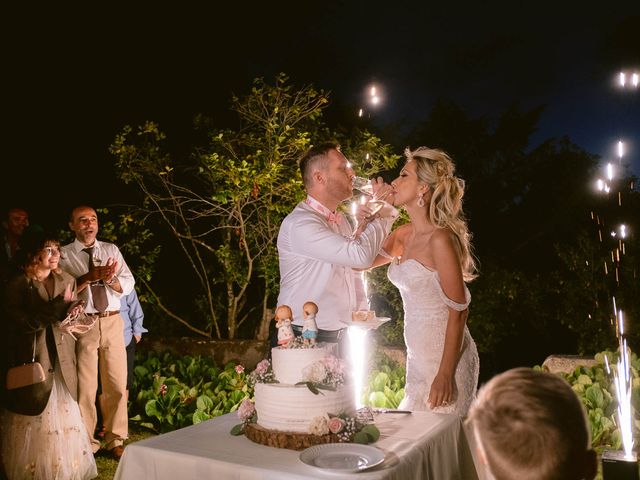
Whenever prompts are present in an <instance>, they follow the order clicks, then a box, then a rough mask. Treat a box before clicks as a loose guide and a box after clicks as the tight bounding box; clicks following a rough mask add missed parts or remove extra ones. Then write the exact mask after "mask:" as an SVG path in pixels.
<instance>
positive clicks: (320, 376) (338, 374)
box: [297, 355, 346, 395]
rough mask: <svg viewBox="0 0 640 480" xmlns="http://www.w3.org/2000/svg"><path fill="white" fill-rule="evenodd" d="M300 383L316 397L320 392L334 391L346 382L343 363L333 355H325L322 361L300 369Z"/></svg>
mask: <svg viewBox="0 0 640 480" xmlns="http://www.w3.org/2000/svg"><path fill="white" fill-rule="evenodd" d="M302 378H303V379H304V380H303V381H302V382H298V383H297V385H306V386H307V387H308V388H309V390H311V391H312V392H313V393H315V394H316V395H317V394H318V393H320V391H319V390H320V389H321V390H336V388H338V387H339V386H340V385H344V384H345V382H346V369H345V366H344V362H343V361H342V360H340V359H339V358H337V357H335V356H334V355H327V356H326V357H324V358H323V359H322V360H318V361H317V362H313V363H312V364H310V365H307V366H306V367H304V368H303V369H302Z"/></svg>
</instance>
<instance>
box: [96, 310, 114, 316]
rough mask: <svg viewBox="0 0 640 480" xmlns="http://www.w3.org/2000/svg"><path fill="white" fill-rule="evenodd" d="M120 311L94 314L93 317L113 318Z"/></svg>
mask: <svg viewBox="0 0 640 480" xmlns="http://www.w3.org/2000/svg"><path fill="white" fill-rule="evenodd" d="M119 313H120V310H105V311H104V312H100V313H94V314H93V315H97V316H98V318H104V317H111V316H112V315H118V314H119Z"/></svg>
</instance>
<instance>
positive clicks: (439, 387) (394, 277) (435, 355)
mask: <svg viewBox="0 0 640 480" xmlns="http://www.w3.org/2000/svg"><path fill="white" fill-rule="evenodd" d="M405 156H406V158H407V162H406V164H405V165H404V167H403V168H402V170H401V171H400V176H399V177H398V178H397V179H395V180H394V181H393V182H391V185H392V187H393V192H392V193H393V198H392V200H390V201H391V202H393V204H394V205H395V206H398V207H400V206H402V207H404V208H405V209H406V211H407V213H408V215H409V218H410V220H411V221H410V223H407V224H405V225H402V226H401V227H399V228H397V229H396V230H395V231H394V232H393V233H392V234H391V235H390V236H389V237H388V238H387V240H386V241H385V244H384V246H383V250H382V252H381V254H380V255H379V256H378V258H377V259H376V262H375V263H374V266H378V265H383V264H386V263H391V265H390V266H389V270H388V276H389V279H390V280H391V282H392V283H393V284H394V285H395V286H396V287H398V289H399V290H400V294H401V295H402V301H403V307H404V316H405V318H404V338H405V343H406V346H407V377H406V385H405V398H404V400H403V401H402V404H401V405H400V408H402V409H408V410H433V411H435V412H439V413H455V414H458V415H461V416H464V415H465V414H466V413H467V411H468V409H469V406H470V404H471V401H472V400H473V398H474V396H475V392H476V388H477V385H478V372H479V360H478V352H477V350H476V345H475V343H474V341H473V339H472V338H471V335H470V334H469V330H468V329H467V326H466V320H467V315H468V311H469V310H468V308H469V303H470V300H471V296H470V294H469V290H468V289H467V287H466V285H465V282H468V281H470V280H472V279H473V278H475V275H476V273H475V272H476V266H475V260H474V257H473V254H472V251H471V243H470V237H471V235H470V233H469V230H468V228H467V223H466V221H465V218H464V214H463V211H462V197H463V196H464V181H463V180H462V179H460V178H458V177H456V176H455V166H454V164H453V161H452V160H451V158H450V157H449V156H448V155H447V154H446V153H445V152H443V151H441V150H436V149H430V148H426V147H420V148H418V149H416V150H413V151H411V150H409V149H407V150H406V151H405Z"/></svg>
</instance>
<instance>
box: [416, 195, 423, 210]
mask: <svg viewBox="0 0 640 480" xmlns="http://www.w3.org/2000/svg"><path fill="white" fill-rule="evenodd" d="M423 195H424V193H419V194H418V202H417V205H418V206H419V207H420V208H422V207H424V198H422V196H423Z"/></svg>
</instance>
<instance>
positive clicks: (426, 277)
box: [388, 259, 480, 416]
mask: <svg viewBox="0 0 640 480" xmlns="http://www.w3.org/2000/svg"><path fill="white" fill-rule="evenodd" d="M388 277H389V280H391V282H392V283H393V284H394V285H395V286H396V287H398V289H399V290H400V294H401V295H402V303H403V306H404V341H405V344H406V346H407V377H406V384H405V397H404V399H403V400H402V403H401V404H400V406H399V408H400V409H403V410H417V411H419V410H430V409H429V407H428V405H427V400H428V398H429V390H430V389H431V383H432V382H433V379H434V378H435V376H436V373H438V367H439V366H440V360H441V359H442V351H443V349H444V337H445V331H446V329H447V320H448V318H449V310H448V307H451V308H453V309H454V310H458V311H462V310H464V309H465V308H467V307H468V306H469V302H470V301H471V295H470V294H469V290H468V289H467V287H466V286H465V295H466V303H464V304H460V303H456V302H454V301H452V300H451V299H449V298H448V297H447V296H446V295H445V294H444V292H443V291H442V287H441V286H440V278H439V276H438V272H436V271H435V270H430V269H428V268H426V267H425V266H424V265H422V264H421V263H420V262H418V261H417V260H414V259H409V260H406V261H404V262H402V263H394V262H392V263H391V265H390V266H389V270H388ZM479 363H480V362H479V360H478V351H477V349H476V344H475V342H474V341H473V338H471V335H470V333H469V329H468V328H467V326H466V325H465V327H464V336H463V341H462V353H461V356H460V361H459V362H458V366H457V368H456V374H455V383H456V390H457V394H456V396H455V401H454V402H452V403H450V404H449V405H447V406H445V407H438V408H435V409H433V410H431V411H433V412H436V413H455V414H458V415H461V416H464V415H466V414H467V411H468V410H469V406H470V405H471V402H472V400H473V398H474V397H475V393H476V388H477V386H478V373H479Z"/></svg>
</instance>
